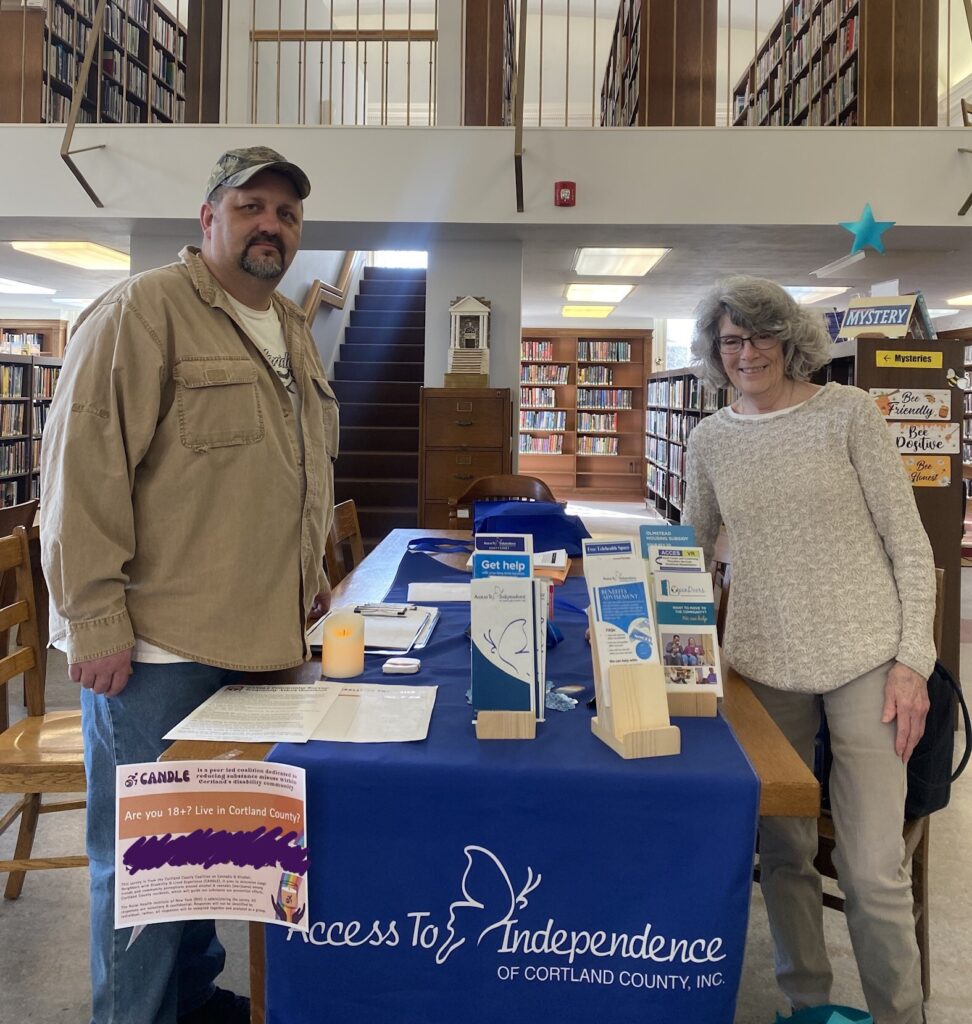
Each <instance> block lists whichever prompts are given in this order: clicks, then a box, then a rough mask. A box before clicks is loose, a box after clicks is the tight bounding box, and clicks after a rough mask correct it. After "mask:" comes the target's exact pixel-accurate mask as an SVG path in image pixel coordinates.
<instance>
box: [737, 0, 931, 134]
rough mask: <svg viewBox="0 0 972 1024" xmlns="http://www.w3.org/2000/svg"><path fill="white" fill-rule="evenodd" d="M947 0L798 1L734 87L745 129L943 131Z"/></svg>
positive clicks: (784, 12) (739, 119)
mask: <svg viewBox="0 0 972 1024" xmlns="http://www.w3.org/2000/svg"><path fill="white" fill-rule="evenodd" d="M937 39H938V0H909V2H908V3H906V4H905V3H901V2H896V0H789V2H787V3H786V4H785V6H783V8H782V10H781V12H780V15H779V17H778V18H777V19H776V21H775V23H774V24H773V27H772V28H771V29H770V31H769V33H768V34H767V35H766V37H765V38H764V39H763V40H762V42H761V43H760V45H759V47H758V48H757V50H756V57H755V60H753V61H752V63H750V65H749V67H748V68H747V69H746V71H745V73H744V74H743V75H742V77H741V78H740V79H739V81H738V82H737V83H736V86H735V88H734V89H733V101H732V103H733V105H732V110H731V116H732V124H733V125H735V126H744V125H748V126H752V125H760V126H779V125H794V126H799V125H816V126H820V125H823V126H834V125H837V126H853V125H869V126H875V125H935V124H937V123H938V109H937V103H938V98H937V81H938V50H937Z"/></svg>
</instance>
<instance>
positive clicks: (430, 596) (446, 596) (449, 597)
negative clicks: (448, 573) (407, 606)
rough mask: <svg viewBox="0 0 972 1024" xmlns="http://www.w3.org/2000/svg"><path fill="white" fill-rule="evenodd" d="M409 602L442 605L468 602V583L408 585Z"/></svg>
mask: <svg viewBox="0 0 972 1024" xmlns="http://www.w3.org/2000/svg"><path fill="white" fill-rule="evenodd" d="M408 599H409V601H426V602H429V603H431V602H433V601H434V602H435V603H436V604H442V603H443V602H446V601H467V602H468V601H469V584H468V583H409V585H408Z"/></svg>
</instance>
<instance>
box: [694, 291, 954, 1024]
mask: <svg viewBox="0 0 972 1024" xmlns="http://www.w3.org/2000/svg"><path fill="white" fill-rule="evenodd" d="M696 317H697V320H696V328H695V337H694V340H693V342H692V353H693V357H694V359H695V361H696V363H697V365H698V366H699V373H700V375H701V376H704V377H705V379H706V381H707V382H708V383H709V384H712V385H715V386H724V385H726V384H731V385H732V386H733V387H734V388H736V390H737V392H738V397H737V398H736V400H735V401H734V402H733V403H732V405H731V406H730V407H727V408H724V409H721V410H720V411H719V412H717V413H716V414H714V415H712V416H709V417H707V418H705V419H703V420H702V422H701V423H700V424H699V426H698V427H696V428H695V430H694V431H693V432H692V434H691V436H690V438H689V445H688V455H687V458H688V479H687V492H686V498H685V508H684V516H683V519H684V521H685V522H686V523H691V524H692V525H694V526H695V529H696V533H697V537H698V541H699V543H700V544H701V545H702V546H703V547H704V549H705V552H706V556H707V558H711V556H712V550H713V545H714V543H715V539H716V535H717V533H718V531H719V524H720V522H724V523H725V526H726V530H727V532H728V535H729V543H730V550H731V552H732V579H733V582H732V591H731V598H730V602H729V610H728V617H727V623H726V632H725V640H724V649H725V654H726V657H727V659H728V660H729V662H730V663H731V664H732V666H733V667H734V668H735V669H736V670H737V671H738V672H739V673H740V674H741V675H742V676H743V677H744V678H745V679H746V681H747V682H748V683H749V685H750V686H751V687H752V689H753V691H754V692H755V694H756V696H757V697H758V698H759V700H760V701H761V702H762V703H763V705H764V706H765V707H766V709H767V711H768V712H769V713H770V715H771V716H772V717H773V718H774V720H775V721H776V723H777V724H778V725H779V727H780V728H781V729H782V731H783V732H784V733H785V735H786V736H787V738H788V739H789V740H790V742H791V743H792V744H793V746H794V747H795V748H796V749H797V751H798V752H799V753H800V755H801V756H802V757H803V759H804V760H805V761H806V762H807V764H809V765H812V761H813V743H814V736H815V734H816V732H817V729H818V725H819V716H820V708H821V705H822V706H823V708H824V709H825V711H826V714H827V719H828V723H829V726H830V734H831V744H832V749H833V755H834V765H833V770H832V774H831V776H830V799H831V805H832V811H833V816H834V822H835V826H836V831H837V835H838V846H837V850H836V853H835V857H834V860H835V862H836V866H837V870H838V874H839V876H840V883H841V888H842V889H843V891H844V893H845V895H846V900H847V902H846V910H847V924H848V928H849V930H850V934H851V941H852V943H853V946H854V951H855V954H856V957H857V962H858V967H859V970H860V975H861V981H862V984H863V988H864V994H865V997H866V999H867V1004H868V1008H869V1011H870V1013H871V1015H872V1016H873V1018H874V1021H875V1024H920V1022H921V1020H922V994H921V984H920V977H919V960H918V948H917V944H916V941H915V932H914V921H913V919H912V899H911V885H910V881H909V878H908V875H907V873H906V871H905V870H904V868H903V867H902V861H903V859H904V845H903V842H902V838H901V825H902V821H903V819H904V796H905V787H906V775H905V764H906V762H907V760H908V758H909V757H910V755H911V752H912V750H913V749H914V746H915V744H916V743H917V742H918V740H919V738H920V737H921V734H922V731H923V730H924V722H925V715H926V713H927V710H928V695H927V688H926V682H927V679H928V676H929V675H930V674H931V672H932V668H933V666H934V661H935V647H934V642H933V639H932V618H933V615H934V601H935V580H934V565H933V561H932V553H931V547H930V545H929V543H928V539H927V537H926V535H925V531H924V529H923V528H922V525H921V520H920V519H919V516H918V512H917V509H916V507H915V500H914V496H913V494H912V490H911V485H910V482H909V480H908V478H907V477H906V475H905V473H904V470H903V467H902V465H901V459H900V457H899V456H898V454H897V452H896V451H895V448H894V445H893V442H892V440H891V436H890V432H889V431H888V429H887V427H886V425H885V423H884V420H883V419H882V417H881V414H880V412H879V411H878V409H877V407H876V406H875V404H874V401H873V399H871V398H870V397H869V395H868V394H867V392H865V391H862V390H860V389H858V388H854V387H844V386H842V385H840V384H836V383H830V384H827V385H825V386H823V387H820V386H818V385H815V384H811V383H810V380H809V378H810V375H811V374H812V373H813V372H814V371H815V370H817V369H819V368H820V367H821V366H823V365H824V364H825V363H827V362H828V361H829V359H830V355H829V350H830V339H829V337H828V335H827V332H826V330H825V328H824V326H823V323H822V321H821V320H820V318H819V316H818V315H817V314H814V313H812V312H811V311H809V310H806V309H803V308H801V307H800V306H798V305H797V304H796V303H795V302H794V301H793V299H792V298H790V296H789V295H788V294H787V293H786V292H785V291H784V290H783V289H782V288H780V287H779V286H778V285H776V284H774V283H772V282H770V281H764V280H760V279H757V278H748V277H733V278H728V279H727V280H725V281H722V282H720V283H719V285H718V286H717V287H716V288H715V289H714V290H713V291H712V292H711V293H710V294H709V295H708V296H706V298H705V299H704V300H703V301H702V302H701V304H700V305H699V307H698V309H697V311H696ZM816 848H817V829H816V822H815V821H814V820H813V819H807V818H763V819H761V820H760V863H761V873H762V887H763V894H764V896H765V900H766V908H767V913H768V915H769V921H770V930H771V932H772V935H773V940H774V943H775V947H776V974H777V980H778V982H779V985H780V987H781V989H782V990H783V993H784V995H785V996H786V997H787V998H788V1000H789V1002H790V1004H791V1006H792V1007H793V1009H794V1010H798V1009H802V1008H804V1007H807V1006H815V1005H820V1004H825V1003H828V1002H829V1001H830V987H831V981H832V976H831V970H830V964H829V961H828V959H827V952H826V949H825V947H824V941H823V920H822V912H821V901H820V892H821V885H820V877H819V875H818V874H817V872H816V871H815V870H814V867H813V863H812V861H813V856H814V854H815V852H816Z"/></svg>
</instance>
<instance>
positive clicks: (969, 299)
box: [945, 292, 972, 306]
mask: <svg viewBox="0 0 972 1024" xmlns="http://www.w3.org/2000/svg"><path fill="white" fill-rule="evenodd" d="M945 301H946V302H947V303H948V304H949V305H950V306H972V292H969V294H968V295H956V296H955V298H954V299H946V300H945Z"/></svg>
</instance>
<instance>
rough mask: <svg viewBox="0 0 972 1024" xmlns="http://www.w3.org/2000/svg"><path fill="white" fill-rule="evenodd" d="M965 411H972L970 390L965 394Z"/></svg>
mask: <svg viewBox="0 0 972 1024" xmlns="http://www.w3.org/2000/svg"><path fill="white" fill-rule="evenodd" d="M965 411H966V412H972V391H969V392H966V395H965Z"/></svg>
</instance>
